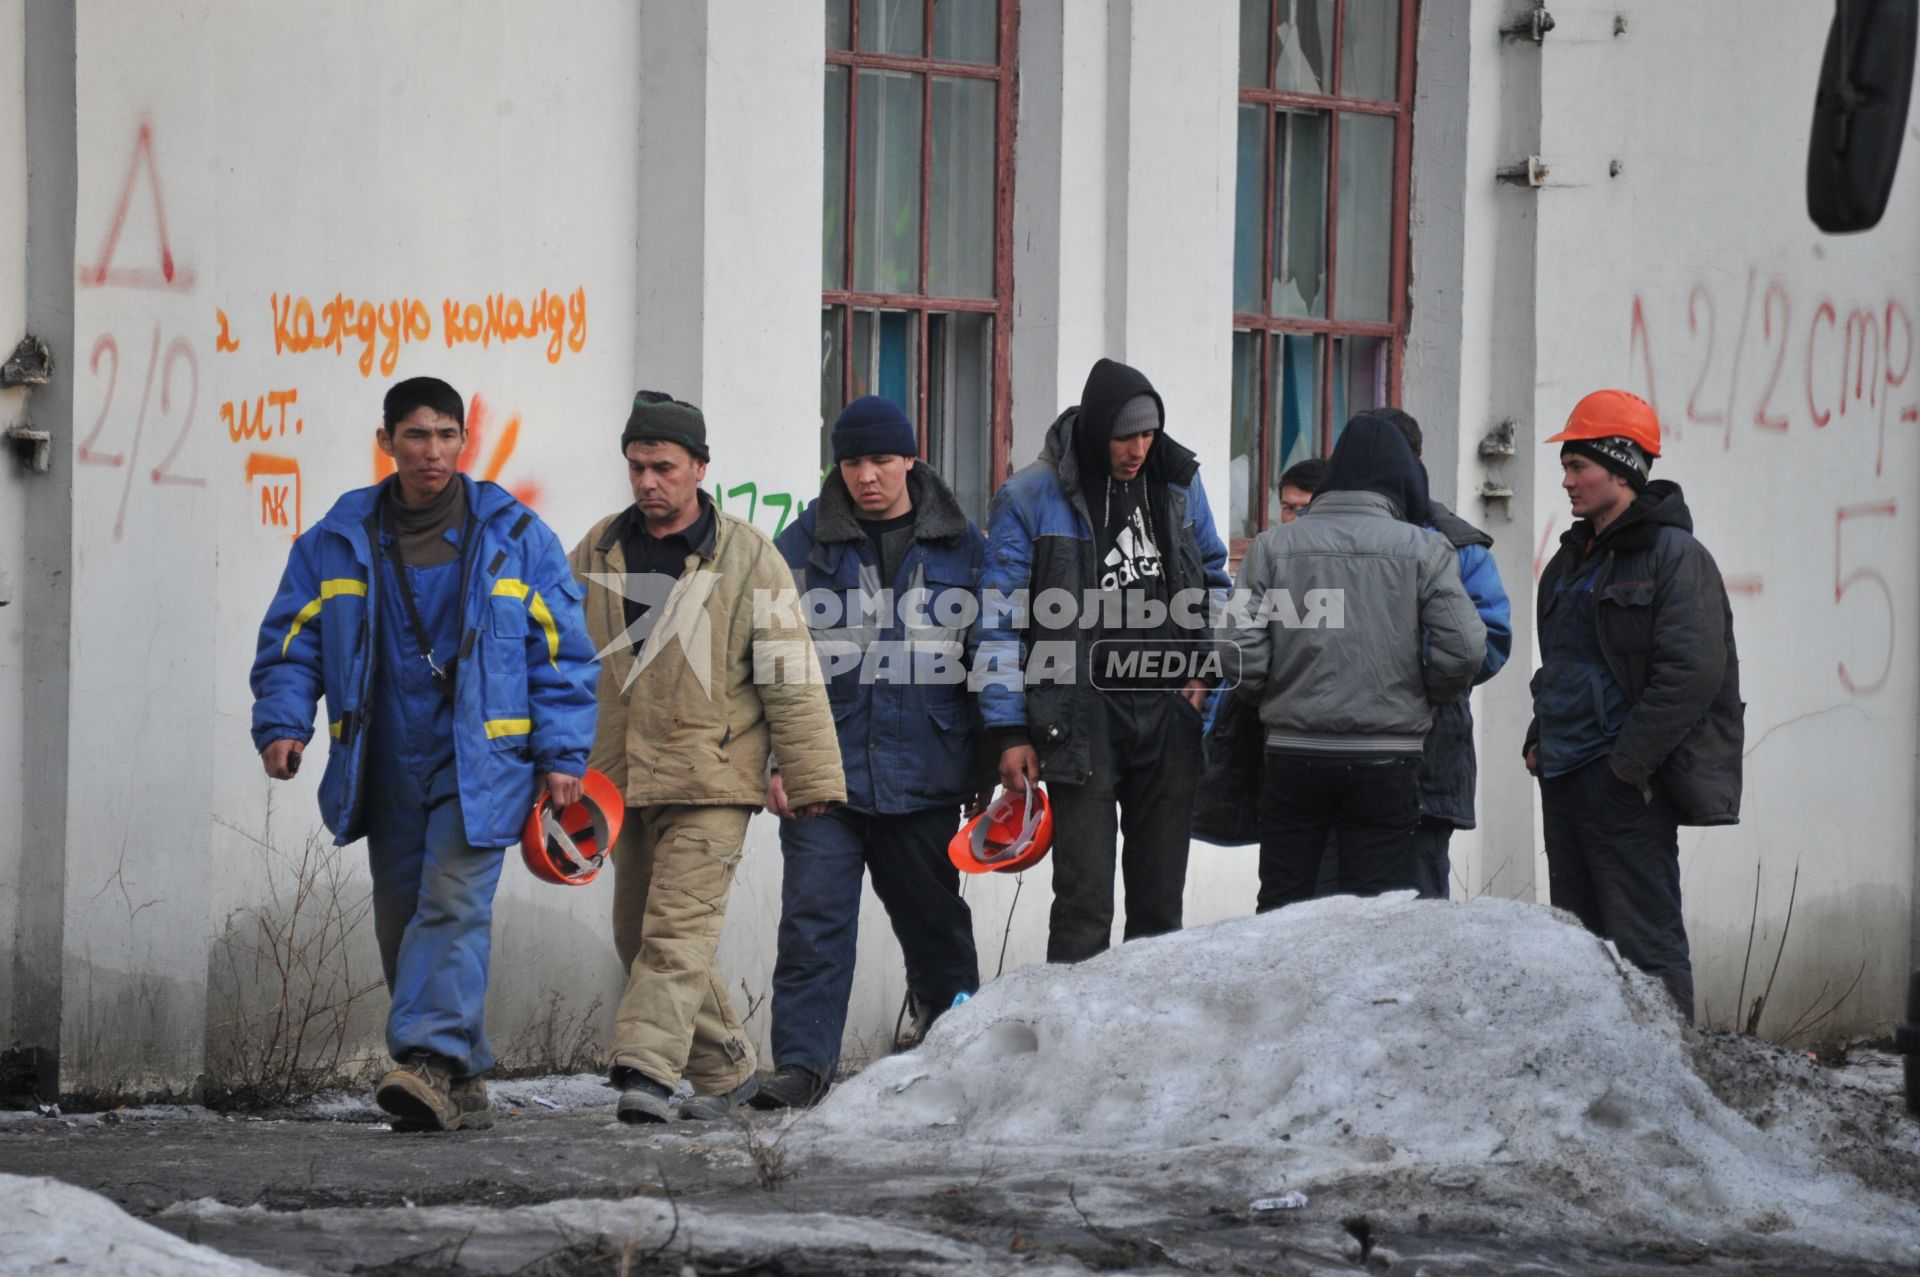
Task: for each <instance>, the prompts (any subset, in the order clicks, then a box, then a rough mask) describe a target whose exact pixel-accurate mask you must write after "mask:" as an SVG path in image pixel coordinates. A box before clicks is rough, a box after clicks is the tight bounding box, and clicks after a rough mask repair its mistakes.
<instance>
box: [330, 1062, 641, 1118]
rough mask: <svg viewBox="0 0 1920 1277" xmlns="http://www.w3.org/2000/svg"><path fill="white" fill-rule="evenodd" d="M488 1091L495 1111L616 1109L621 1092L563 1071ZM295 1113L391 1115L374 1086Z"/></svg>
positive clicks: (492, 1083)
mask: <svg viewBox="0 0 1920 1277" xmlns="http://www.w3.org/2000/svg"><path fill="white" fill-rule="evenodd" d="M487 1093H488V1095H489V1096H490V1097H491V1098H492V1100H493V1107H494V1111H495V1112H505V1111H509V1110H513V1109H520V1110H523V1111H526V1112H540V1111H552V1112H560V1111H564V1110H568V1109H591V1108H604V1109H606V1110H607V1113H608V1115H609V1116H611V1115H612V1113H613V1108H614V1104H615V1102H616V1101H617V1100H618V1098H619V1097H618V1096H617V1095H616V1094H615V1093H614V1091H613V1090H612V1088H610V1087H609V1086H608V1085H607V1079H606V1077H605V1076H604V1075H602V1074H599V1073H562V1074H549V1075H547V1076H544V1077H528V1078H508V1079H506V1080H504V1081H502V1080H489V1081H488V1083H487ZM294 1116H297V1117H303V1118H319V1119H323V1120H326V1121H333V1122H384V1121H386V1120H387V1115H386V1114H385V1113H382V1112H381V1111H380V1106H379V1105H377V1104H375V1103H374V1102H373V1087H372V1085H370V1084H369V1085H367V1086H363V1087H360V1088H359V1089H357V1090H352V1091H331V1092H328V1093H327V1094H326V1095H323V1096H320V1097H319V1098H318V1099H315V1100H310V1101H308V1102H307V1103H306V1104H303V1105H301V1106H300V1107H299V1108H298V1109H296V1110H294Z"/></svg>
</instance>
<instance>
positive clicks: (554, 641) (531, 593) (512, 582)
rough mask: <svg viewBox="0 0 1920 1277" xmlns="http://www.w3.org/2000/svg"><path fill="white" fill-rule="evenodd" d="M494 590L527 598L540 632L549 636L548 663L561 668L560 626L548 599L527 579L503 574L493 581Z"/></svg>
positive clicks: (530, 611)
mask: <svg viewBox="0 0 1920 1277" xmlns="http://www.w3.org/2000/svg"><path fill="white" fill-rule="evenodd" d="M493 592H494V593H495V594H499V595H503V596H505V597H507V598H510V599H526V600H527V611H528V613H529V614H531V615H532V617H533V619H534V623H535V624H537V625H538V626H539V627H540V632H541V633H542V634H544V635H546V636H547V664H549V665H551V666H553V668H555V669H559V668H560V626H559V624H558V623H557V622H555V621H554V619H553V612H552V611H551V610H549V609H548V607H547V601H546V600H545V599H543V598H541V597H540V591H538V590H535V589H532V588H530V587H529V586H528V585H527V583H526V582H525V581H521V580H517V579H515V578H514V577H510V576H503V577H501V578H500V579H499V580H498V581H495V582H494V583H493Z"/></svg>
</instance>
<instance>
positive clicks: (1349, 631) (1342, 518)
mask: <svg viewBox="0 0 1920 1277" xmlns="http://www.w3.org/2000/svg"><path fill="white" fill-rule="evenodd" d="M1428 515H1429V509H1428V500H1427V474H1426V469H1425V468H1424V467H1423V466H1422V465H1421V464H1420V462H1419V460H1418V458H1416V457H1415V456H1414V455H1413V449H1411V448H1410V447H1408V446H1407V441H1406V440H1405V438H1403V437H1402V435H1401V433H1400V430H1399V429H1398V428H1397V427H1396V426H1395V425H1394V424H1393V423H1392V422H1389V421H1385V420H1383V419H1381V418H1379V417H1374V416H1370V415H1366V414H1362V415H1360V416H1357V417H1355V418H1353V419H1352V420H1351V421H1349V422H1348V423H1347V425H1346V428H1345V430H1343V431H1342V433H1341V436H1340V442H1339V444H1338V445H1337V446H1335V448H1334V450H1333V457H1332V460H1331V462H1330V463H1329V464H1328V466H1327V473H1326V475H1325V477H1324V478H1323V479H1322V480H1321V483H1320V490H1319V493H1318V494H1317V495H1316V496H1315V497H1314V499H1313V504H1312V505H1311V506H1309V507H1308V509H1307V512H1306V513H1305V514H1303V515H1302V516H1301V517H1300V518H1298V519H1295V520H1294V521H1293V522H1291V523H1286V524H1281V525H1279V526H1276V527H1272V528H1269V529H1267V530H1266V531H1265V532H1263V533H1262V534H1261V535H1260V537H1259V538H1258V539H1257V540H1255V541H1254V543H1253V546H1252V547H1251V548H1250V549H1249V550H1248V552H1247V557H1246V561H1245V562H1244V563H1243V564H1242V565H1241V568H1240V582H1239V587H1238V589H1236V591H1235V595H1234V601H1233V604H1232V606H1231V608H1230V610H1229V614H1230V616H1231V617H1232V620H1233V637H1234V639H1235V641H1236V642H1237V643H1238V644H1239V646H1240V685H1239V694H1240V695H1241V696H1243V697H1246V698H1247V699H1249V700H1252V701H1254V702H1256V703H1257V704H1258V705H1259V706H1260V720H1261V722H1262V724H1263V725H1264V726H1265V728H1266V734H1267V736H1266V749H1267V753H1266V768H1265V775H1264V778H1263V783H1262V785H1261V794H1260V825H1261V833H1260V894H1259V898H1258V906H1259V908H1260V909H1261V910H1267V909H1275V908H1279V907H1280V906H1281V905H1286V904H1292V903H1294V902H1296V901H1299V900H1305V899H1307V898H1308V897H1310V896H1311V895H1312V894H1313V889H1314V881H1315V878H1316V876H1317V873H1318V869H1319V866H1320V860H1321V856H1322V854H1323V851H1324V849H1325V847H1326V844H1327V835H1328V832H1329V831H1332V833H1333V835H1334V837H1335V839H1336V841H1337V843H1338V846H1339V856H1340V881H1341V889H1342V890H1343V891H1348V892H1353V893H1355V894H1358V895H1376V894H1378V893H1380V892H1382V891H1391V890H1396V889H1399V888H1407V887H1413V886H1414V885H1415V871H1414V828H1415V825H1416V824H1417V823H1418V821H1419V819H1420V793H1419V774H1420V757H1421V750H1422V747H1423V746H1424V744H1425V742H1426V736H1427V732H1428V731H1429V729H1430V728H1431V727H1432V724H1433V715H1434V711H1435V710H1436V709H1437V708H1439V707H1441V706H1444V705H1447V704H1449V703H1450V702H1452V701H1454V700H1456V699H1457V698H1459V697H1460V696H1462V695H1463V694H1465V693H1466V691H1467V689H1468V688H1469V687H1471V686H1472V685H1473V680H1474V676H1475V675H1477V674H1478V673H1479V672H1480V669H1481V664H1482V661H1483V658H1484V656H1485V652H1486V639H1487V632H1486V626H1485V625H1484V624H1483V623H1482V622H1481V620H1480V617H1479V614H1478V613H1477V611H1476V610H1475V608H1474V604H1473V600H1472V599H1471V598H1470V597H1468V595H1467V592H1466V590H1465V589H1464V588H1463V587H1462V586H1461V583H1460V568H1459V564H1458V561H1457V558H1456V556H1455V554H1454V549H1453V546H1452V545H1451V544H1450V543H1449V542H1448V540H1447V539H1446V538H1445V537H1443V536H1441V535H1440V534H1438V533H1436V532H1431V531H1428V530H1427V529H1426V527H1425V526H1424V525H1425V524H1426V522H1427V519H1428Z"/></svg>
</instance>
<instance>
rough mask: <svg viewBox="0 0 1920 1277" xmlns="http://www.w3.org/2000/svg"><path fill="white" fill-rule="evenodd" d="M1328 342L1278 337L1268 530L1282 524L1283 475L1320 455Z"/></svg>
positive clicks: (1295, 336)
mask: <svg viewBox="0 0 1920 1277" xmlns="http://www.w3.org/2000/svg"><path fill="white" fill-rule="evenodd" d="M1325 342H1326V338H1324V337H1312V336H1308V335H1306V334H1304V333H1276V334H1274V338H1273V348H1272V351H1271V357H1272V360H1273V368H1272V370H1271V375H1270V382H1271V385H1272V404H1271V407H1270V408H1269V412H1270V413H1271V415H1270V416H1269V418H1268V425H1267V429H1268V431H1269V432H1270V433H1269V435H1268V440H1269V442H1268V444H1267V454H1268V461H1269V469H1268V471H1267V483H1266V500H1267V526H1268V527H1272V526H1273V525H1274V524H1276V523H1278V522H1280V476H1281V475H1283V474H1285V473H1286V472H1287V467H1289V466H1291V465H1292V464H1293V463H1294V462H1296V461H1305V460H1306V459H1307V458H1308V457H1311V456H1315V455H1316V454H1317V453H1318V450H1319V443H1320V368H1321V361H1322V358H1323V356H1324V355H1325V354H1326V345H1325Z"/></svg>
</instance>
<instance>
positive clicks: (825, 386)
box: [820, 306, 847, 467]
mask: <svg viewBox="0 0 1920 1277" xmlns="http://www.w3.org/2000/svg"><path fill="white" fill-rule="evenodd" d="M846 324H847V310H846V307H844V306H822V307H821V308H820V464H821V466H822V467H824V466H826V465H828V464H829V463H830V462H832V460H833V441H832V438H831V433H832V429H833V419H834V418H835V417H838V416H839V415H840V410H841V409H842V408H844V407H846V406H847V404H846V399H845V396H844V395H843V394H842V392H841V378H842V376H843V374H844V373H845V370H846V331H847V329H846Z"/></svg>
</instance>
